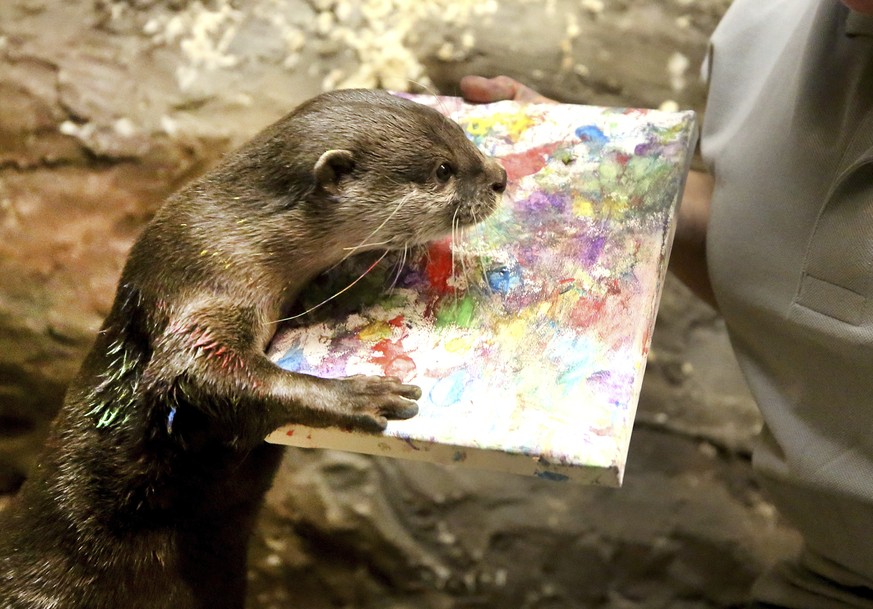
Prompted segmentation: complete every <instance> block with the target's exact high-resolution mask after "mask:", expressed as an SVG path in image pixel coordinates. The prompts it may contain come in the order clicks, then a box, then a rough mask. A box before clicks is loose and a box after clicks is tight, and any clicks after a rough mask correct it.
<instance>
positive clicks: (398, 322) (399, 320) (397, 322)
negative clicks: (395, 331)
mask: <svg viewBox="0 0 873 609" xmlns="http://www.w3.org/2000/svg"><path fill="white" fill-rule="evenodd" d="M403 322H404V318H403V315H398V316H397V317H395V318H394V319H389V320H388V325H389V326H394V327H395V328H402V327H403Z"/></svg>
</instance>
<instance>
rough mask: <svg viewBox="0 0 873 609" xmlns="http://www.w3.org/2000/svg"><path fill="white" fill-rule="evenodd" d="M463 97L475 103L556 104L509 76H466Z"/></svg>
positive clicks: (463, 81)
mask: <svg viewBox="0 0 873 609" xmlns="http://www.w3.org/2000/svg"><path fill="white" fill-rule="evenodd" d="M460 86H461V95H463V97H464V99H466V100H467V101H469V102H474V103H488V102H496V101H504V100H513V101H521V102H530V103H535V104H555V103H557V102H556V101H555V100H553V99H549V98H548V97H545V96H543V95H540V94H539V93H537V92H536V91H534V90H533V89H531V88H530V87H528V86H526V85H523V84H522V83H520V82H518V81H517V80H515V79H514V78H510V77H509V76H495V77H494V78H485V77H483V76H475V75H470V76H464V77H463V78H462V79H461V83H460Z"/></svg>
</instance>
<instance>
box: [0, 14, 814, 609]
mask: <svg viewBox="0 0 873 609" xmlns="http://www.w3.org/2000/svg"><path fill="white" fill-rule="evenodd" d="M728 5H729V0H667V1H664V2H656V1H654V0H583V1H581V2H577V1H570V0H547V1H545V2H541V1H534V0H487V1H473V0H463V1H460V0H453V1H449V0H431V1H429V2H418V1H416V0H360V1H357V2H352V1H350V0H251V1H246V2H243V1H242V0H239V1H232V0H211V1H197V2H184V1H180V0H126V1H125V0H118V1H116V0H95V1H94V2H66V1H64V0H7V1H5V2H2V3H0V341H2V342H0V507H2V505H3V503H4V501H3V499H2V493H3V492H6V493H9V492H13V491H14V490H15V489H16V488H17V487H18V485H19V484H20V483H21V480H23V478H24V476H25V475H26V472H27V471H28V469H29V468H30V467H31V466H32V465H33V462H34V459H35V457H36V454H37V451H38V450H39V447H40V445H41V442H42V439H43V438H44V435H45V432H46V429H47V426H48V421H49V420H50V418H51V417H52V416H53V414H54V412H55V411H56V409H57V407H58V406H59V404H60V401H61V398H62V395H63V391H64V388H65V386H66V383H67V382H68V381H69V379H70V378H71V376H72V375H73V374H74V373H75V370H76V369H77V367H78V365H79V362H80V360H81V358H82V357H83V355H84V353H85V351H86V349H87V348H88V347H89V345H90V343H91V341H92V340H93V336H94V334H95V332H96V331H97V329H98V328H99V324H100V322H101V321H102V318H103V316H104V315H105V314H106V312H107V310H108V307H109V305H110V303H111V300H112V297H113V295H114V287H115V282H116V281H117V278H118V274H119V272H120V270H121V265H122V263H123V260H124V257H125V255H126V252H127V250H128V248H129V247H130V245H131V243H132V241H133V239H134V238H135V236H136V235H137V234H138V232H139V230H140V229H141V228H142V226H143V225H144V223H145V222H147V221H148V219H149V218H150V217H151V215H152V214H153V213H154V211H155V209H156V208H157V206H158V205H159V204H160V202H161V201H162V200H163V199H164V197H166V196H167V194H169V193H170V192H172V191H173V190H175V189H176V188H178V187H179V185H180V184H182V183H183V182H184V181H186V180H188V179H190V178H192V177H193V176H195V175H197V174H199V173H201V172H202V171H203V170H205V169H206V168H207V167H209V166H210V165H211V164H212V163H214V162H215V161H216V159H217V158H218V157H219V156H220V155H221V154H222V153H223V152H224V151H226V150H228V149H230V148H231V147H233V146H234V145H236V144H239V143H241V142H242V141H244V140H245V139H247V138H248V137H249V136H251V135H252V134H253V133H255V132H256V131H257V130H258V129H259V128H260V127H262V126H264V125H266V124H268V123H269V122H271V121H273V120H275V119H276V118H277V117H278V116H280V115H281V114H283V113H285V112H287V111H288V110H290V109H291V108H292V107H293V106H294V105H296V104H297V103H299V102H300V101H302V100H304V99H306V98H308V97H310V96H312V95H314V94H316V93H318V92H319V91H321V90H324V89H328V88H334V87H340V86H343V87H344V86H366V87H385V88H389V89H413V90H425V91H439V92H442V93H446V94H454V93H456V92H457V82H458V80H459V79H460V77H461V76H463V75H465V74H468V73H479V74H484V75H496V74H499V73H504V74H509V75H511V76H514V77H516V78H519V79H521V80H523V81H525V82H527V83H529V84H531V85H532V86H534V87H536V88H538V89H539V90H540V91H541V92H543V93H545V94H546V95H549V96H552V97H555V98H557V99H561V100H565V101H573V102H578V103H590V104H603V105H618V106H644V107H665V108H676V107H678V108H693V109H696V110H698V111H699V112H702V111H703V103H704V85H703V84H702V83H701V82H700V80H699V78H698V70H699V66H700V64H701V62H702V60H703V57H704V55H705V53H706V42H707V39H708V37H709V34H710V33H711V31H712V29H713V28H714V27H715V24H716V23H717V21H718V19H719V17H720V16H721V14H722V13H723V12H724V10H726V8H727V6H728ZM759 425H760V420H759V417H758V414H757V410H756V408H755V405H754V403H753V401H752V400H751V398H750V396H749V395H748V393H747V391H746V389H745V386H744V384H743V381H742V378H741V377H740V374H739V372H738V370H737V367H736V364H735V362H734V360H733V356H732V354H731V352H730V347H729V344H728V342H727V339H726V336H725V332H724V328H723V324H722V323H721V321H720V319H719V318H718V316H717V315H716V314H715V313H714V312H713V311H712V310H710V309H709V308H707V307H706V306H705V305H703V304H701V303H699V302H697V301H695V300H694V299H693V297H692V296H690V294H689V293H688V292H687V291H686V290H685V289H684V288H683V287H682V286H680V285H679V284H678V283H677V282H675V281H673V280H672V279H671V280H669V281H668V282H667V286H666V289H665V293H664V296H663V300H662V305H661V312H660V314H659V319H658V324H657V327H656V332H655V336H654V343H653V347H652V351H651V357H650V361H649V366H648V370H647V375H646V380H645V383H644V386H643V393H642V397H641V401H640V407H639V413H638V417H637V422H636V426H635V432H634V437H633V440H632V442H631V453H630V460H629V464H628V469H627V472H626V475H625V485H624V487H623V488H622V489H620V490H616V489H602V488H593V487H586V486H578V485H572V484H558V483H552V482H546V481H542V480H537V479H528V478H522V477H518V476H512V475H500V474H494V473H486V472H479V471H472V470H468V469H466V470H465V469H455V468H449V467H440V466H435V465H429V464H425V463H411V462H402V461H393V460H384V459H375V458H369V457H364V456H360V455H351V454H345V453H333V452H325V451H303V450H289V451H288V455H287V458H286V460H285V466H284V467H283V469H282V471H281V473H280V475H279V476H278V478H277V480H276V484H275V486H274V488H273V490H272V491H271V493H270V495H269V496H268V499H267V504H266V506H265V510H264V514H263V517H262V519H261V523H260V526H259V529H258V533H257V537H256V539H255V542H254V544H253V548H252V568H251V578H250V579H251V592H250V603H249V605H250V607H252V608H257V609H266V608H269V607H301V608H306V609H319V608H322V607H324V608H328V607H349V608H362V609H364V608H367V609H369V608H373V609H376V608H379V609H381V608H392V609H401V608H406V607H425V608H434V609H441V608H449V607H453V608H455V607H457V608H461V607H471V608H472V607H481V608H495V609H496V608H501V609H502V608H505V607H518V608H531V609H532V608H538V609H546V608H552V607H555V608H576V607H580V608H581V607H609V608H614V609H626V608H637V607H639V608H655V607H671V608H677V607H678V608H682V607H731V606H737V605H740V604H742V603H743V602H744V601H745V600H746V598H747V595H748V588H749V585H750V583H751V581H752V580H753V579H754V578H755V577H756V576H757V575H758V574H759V573H760V572H761V571H762V570H763V569H765V568H766V567H767V566H768V565H770V564H772V563H773V562H774V561H775V560H777V559H779V558H780V557H783V556H786V555H788V554H790V553H792V552H794V551H795V550H796V548H797V544H798V539H797V537H796V534H795V533H794V532H793V531H792V530H791V529H790V528H788V527H787V526H786V525H784V523H782V522H781V521H780V519H779V518H778V516H777V515H776V514H775V512H774V510H773V508H772V506H771V505H770V504H769V503H768V502H767V501H766V498H764V497H762V496H761V495H760V493H759V491H758V488H757V486H756V484H755V482H754V479H753V477H752V474H751V468H750V451H751V446H752V442H753V439H754V436H755V434H756V433H757V430H758V427H759Z"/></svg>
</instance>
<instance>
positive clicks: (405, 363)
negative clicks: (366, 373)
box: [370, 338, 415, 380]
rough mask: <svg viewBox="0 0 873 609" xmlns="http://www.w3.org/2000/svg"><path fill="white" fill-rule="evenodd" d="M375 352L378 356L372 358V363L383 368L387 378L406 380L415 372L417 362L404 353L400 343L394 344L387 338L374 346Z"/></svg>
mask: <svg viewBox="0 0 873 609" xmlns="http://www.w3.org/2000/svg"><path fill="white" fill-rule="evenodd" d="M373 351H374V352H375V353H378V355H372V356H370V361H371V362H373V363H374V364H378V365H379V366H382V372H383V373H384V374H385V376H396V377H397V378H399V379H400V380H406V379H408V378H409V377H411V376H412V374H413V373H414V372H415V362H414V361H412V358H411V357H409V356H408V355H406V353H404V351H403V345H402V344H401V343H400V341H397V342H394V341H391V340H388V339H387V338H385V339H383V340H380V341H379V342H378V343H376V344H375V345H373Z"/></svg>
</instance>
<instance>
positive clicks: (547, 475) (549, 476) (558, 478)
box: [534, 472, 570, 482]
mask: <svg viewBox="0 0 873 609" xmlns="http://www.w3.org/2000/svg"><path fill="white" fill-rule="evenodd" d="M534 475H535V476H536V477H537V478H540V479H542V480H551V481H552V482H566V481H567V480H569V479H570V478H569V476H565V475H564V474H556V473H555V472H536V473H535V474H534Z"/></svg>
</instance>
